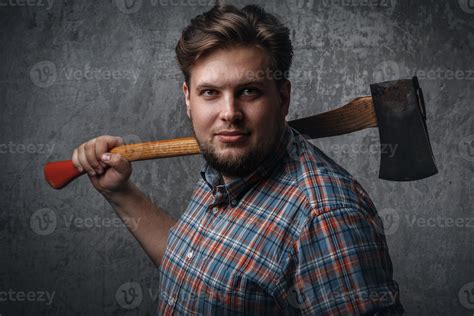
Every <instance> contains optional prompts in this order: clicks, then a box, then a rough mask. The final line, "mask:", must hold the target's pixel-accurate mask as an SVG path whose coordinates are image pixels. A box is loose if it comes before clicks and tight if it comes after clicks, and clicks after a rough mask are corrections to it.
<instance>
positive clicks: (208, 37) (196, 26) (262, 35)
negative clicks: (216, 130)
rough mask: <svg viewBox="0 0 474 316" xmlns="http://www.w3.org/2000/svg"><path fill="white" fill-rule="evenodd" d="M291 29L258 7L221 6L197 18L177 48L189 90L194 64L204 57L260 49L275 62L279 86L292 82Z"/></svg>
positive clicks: (273, 65)
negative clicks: (227, 50)
mask: <svg viewBox="0 0 474 316" xmlns="http://www.w3.org/2000/svg"><path fill="white" fill-rule="evenodd" d="M289 33H290V32H289V30H288V28H287V27H286V26H285V25H283V24H282V23H281V22H280V21H279V20H278V18H276V17H275V16H273V15H271V14H269V13H267V12H265V10H263V9H262V8H261V7H259V6H257V5H248V6H245V7H244V8H242V9H241V10H239V9H237V8H236V7H235V6H232V5H221V4H220V3H219V2H218V3H217V4H216V5H215V6H214V7H213V8H212V9H211V10H209V11H207V12H205V13H203V14H200V15H198V16H196V17H194V18H193V19H192V20H191V24H190V25H188V26H187V27H186V28H185V29H184V30H183V32H182V34H181V38H180V39H179V41H178V44H177V45H176V49H175V51H176V57H177V60H178V63H179V66H180V68H181V71H182V72H183V74H184V79H185V81H186V83H187V84H188V86H189V83H190V82H189V80H190V76H191V69H192V66H193V64H194V63H195V62H196V61H197V60H198V59H199V57H201V56H203V55H204V54H207V53H210V52H212V51H213V50H216V49H219V48H229V47H233V46H240V45H242V46H257V47H261V48H263V49H265V50H266V51H267V52H268V54H269V57H270V58H271V63H272V65H271V70H272V72H277V73H279V74H280V75H279V77H278V78H276V77H274V79H275V80H276V81H277V83H280V82H281V81H283V80H286V79H288V76H289V70H290V66H291V61H292V58H293V46H292V45H291V40H290V36H289Z"/></svg>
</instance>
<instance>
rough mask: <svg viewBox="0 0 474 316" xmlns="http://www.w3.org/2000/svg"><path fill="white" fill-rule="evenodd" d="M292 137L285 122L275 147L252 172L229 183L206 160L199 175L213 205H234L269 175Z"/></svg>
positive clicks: (279, 160) (282, 155) (281, 158)
mask: <svg viewBox="0 0 474 316" xmlns="http://www.w3.org/2000/svg"><path fill="white" fill-rule="evenodd" d="M292 137H293V134H292V129H291V127H289V126H288V124H286V123H285V127H284V131H283V133H282V135H281V138H280V140H279V141H278V142H277V146H276V148H275V149H274V150H273V152H272V153H271V154H269V155H268V156H267V158H265V159H264V160H263V162H262V163H261V164H260V165H259V166H258V167H257V169H255V170H254V171H253V172H252V173H250V174H248V175H246V176H243V177H238V178H233V179H232V180H231V181H230V182H229V183H227V184H224V178H223V177H222V174H221V173H220V172H218V171H217V170H215V169H214V168H212V167H211V166H209V164H208V163H207V162H206V163H205V164H204V166H203V168H202V169H201V177H202V178H203V180H204V181H205V182H206V183H207V185H208V186H209V188H210V189H211V192H212V194H213V196H214V203H213V204H215V205H218V204H222V203H224V204H229V203H230V204H231V206H236V205H237V204H238V203H239V201H240V199H241V198H242V196H244V195H245V193H246V192H247V191H248V190H249V189H250V188H251V187H252V186H253V185H254V184H255V183H256V182H258V181H259V180H262V179H264V178H266V177H268V176H269V175H270V173H271V172H272V171H273V170H274V169H275V167H277V165H278V164H279V163H281V162H282V161H283V157H284V155H285V154H286V152H287V145H288V143H289V142H290V141H291V139H292Z"/></svg>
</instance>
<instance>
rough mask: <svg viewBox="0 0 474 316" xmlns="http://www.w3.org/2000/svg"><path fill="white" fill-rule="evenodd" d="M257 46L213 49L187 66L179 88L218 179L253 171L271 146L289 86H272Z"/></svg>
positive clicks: (265, 58) (281, 122)
mask: <svg viewBox="0 0 474 316" xmlns="http://www.w3.org/2000/svg"><path fill="white" fill-rule="evenodd" d="M270 65H271V63H270V58H269V56H268V55H267V54H266V53H265V51H264V50H262V49H260V48H257V47H236V48H231V49H219V50H216V51H214V52H212V53H210V54H207V55H205V56H202V57H201V58H199V59H198V61H197V62H196V63H195V64H194V65H193V68H192V73H191V79H190V87H188V86H187V84H186V83H184V84H183V92H184V94H185V99H186V105H187V114H188V117H189V118H191V120H192V125H193V131H194V135H195V137H196V139H197V140H198V143H199V145H200V147H201V151H202V152H203V155H204V158H205V159H206V161H207V162H208V163H209V164H210V165H211V166H212V167H213V168H214V169H216V170H218V171H220V172H222V174H223V175H224V176H227V177H235V176H243V175H245V174H248V173H249V172H251V171H253V170H254V169H255V168H256V167H257V166H258V164H259V163H260V162H261V161H262V160H263V159H264V158H265V157H266V156H267V155H268V154H269V153H270V152H271V151H272V149H273V148H274V147H275V146H276V142H277V141H278V139H279V137H280V135H281V132H282V128H283V127H284V122H285V117H286V115H287V114H288V105H289V100H290V90H291V85H290V82H289V81H286V82H284V83H283V84H281V85H280V87H278V85H277V84H276V82H275V80H273V78H272V75H271V73H269V69H270Z"/></svg>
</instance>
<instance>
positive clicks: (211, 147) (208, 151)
mask: <svg viewBox="0 0 474 316" xmlns="http://www.w3.org/2000/svg"><path fill="white" fill-rule="evenodd" d="M237 128H238V126H237ZM229 129H230V128H229ZM239 129H241V128H239ZM282 130H283V128H282V124H278V125H277V128H276V135H274V137H273V138H272V139H268V140H264V141H263V142H260V143H258V144H256V145H254V146H253V147H252V148H249V149H246V150H245V152H244V153H242V154H240V155H232V156H231V155H227V157H222V156H221V155H219V154H218V153H217V152H216V147H215V144H213V143H211V142H204V141H200V140H199V139H198V138H197V137H196V132H195V131H194V125H193V133H194V137H195V138H196V140H197V141H198V143H199V148H200V150H201V153H202V155H203V157H204V159H205V160H206V162H207V163H208V164H209V166H211V167H212V168H213V169H215V170H216V171H219V172H221V173H222V174H223V175H224V176H228V177H243V176H245V175H248V174H250V173H251V172H252V171H254V170H256V169H257V167H258V166H259V165H260V164H261V163H262V161H263V160H264V159H265V158H266V157H267V156H269V154H271V153H272V152H273V151H274V150H275V148H276V146H277V143H278V141H279V139H280V136H281V134H282ZM214 139H215V138H214ZM214 141H215V140H214ZM227 146H228V147H231V145H228V144H227Z"/></svg>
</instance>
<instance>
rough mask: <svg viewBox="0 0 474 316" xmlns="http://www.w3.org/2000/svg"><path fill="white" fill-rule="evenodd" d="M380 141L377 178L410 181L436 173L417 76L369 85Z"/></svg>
mask: <svg viewBox="0 0 474 316" xmlns="http://www.w3.org/2000/svg"><path fill="white" fill-rule="evenodd" d="M370 90H371V92H372V100H373V103H374V108H375V113H376V116H377V125H378V128H379V136H380V143H381V147H380V148H381V150H380V152H381V159H380V172H379V178H381V179H385V180H392V181H412V180H418V179H423V178H426V177H429V176H432V175H434V174H436V173H437V172H438V169H437V168H436V164H435V160H434V157H433V151H432V149H431V144H430V139H429V137H428V129H427V127H426V111H425V104H424V100H423V94H422V91H421V88H420V86H419V84H418V79H417V77H413V78H412V79H404V80H395V81H386V82H382V83H375V84H371V85H370Z"/></svg>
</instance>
